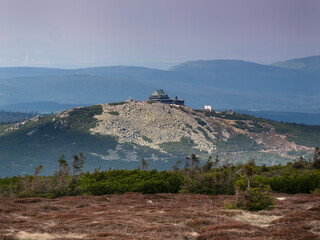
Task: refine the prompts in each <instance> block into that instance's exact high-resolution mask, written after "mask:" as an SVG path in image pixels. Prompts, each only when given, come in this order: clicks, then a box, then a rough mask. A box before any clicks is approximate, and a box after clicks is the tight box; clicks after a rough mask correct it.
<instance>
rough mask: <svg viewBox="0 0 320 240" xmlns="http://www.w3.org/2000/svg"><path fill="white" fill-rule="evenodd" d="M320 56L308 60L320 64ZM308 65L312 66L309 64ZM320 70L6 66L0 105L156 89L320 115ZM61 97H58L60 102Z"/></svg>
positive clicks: (0, 76)
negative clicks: (319, 59)
mask: <svg viewBox="0 0 320 240" xmlns="http://www.w3.org/2000/svg"><path fill="white" fill-rule="evenodd" d="M318 58H319V56H316V57H310V58H308V61H309V62H310V63H308V64H309V65H310V66H311V65H312V64H311V63H312V61H314V65H317V61H318V60H317V59H318ZM309 65H308V66H309ZM319 77H320V71H316V70H314V71H311V70H309V68H308V69H306V68H302V69H289V68H287V67H283V66H272V65H262V64H257V63H252V62H246V61H240V60H200V61H190V62H186V63H182V64H179V65H177V66H174V67H172V68H171V69H170V70H158V69H151V68H144V67H128V66H113V67H94V68H81V69H48V68H29V67H27V68H26V67H20V68H0V105H10V104H17V103H24V102H59V103H62V104H79V103H104V102H117V101H123V100H126V99H128V98H129V97H132V98H133V99H137V100H143V99H147V98H148V96H149V95H150V94H151V93H152V92H153V91H154V90H155V89H165V90H166V92H167V93H168V94H169V96H179V97H180V98H183V99H184V100H185V103H186V105H187V106H190V107H192V108H203V106H204V105H212V106H213V107H214V108H219V109H221V108H227V109H230V108H231V109H257V110H262V109H268V110H270V111H286V112H288V111H289V112H310V113H313V112H317V113H320V104H319V103H320V95H319V91H318V89H319V88H320V82H319ZM57 99H58V101H57Z"/></svg>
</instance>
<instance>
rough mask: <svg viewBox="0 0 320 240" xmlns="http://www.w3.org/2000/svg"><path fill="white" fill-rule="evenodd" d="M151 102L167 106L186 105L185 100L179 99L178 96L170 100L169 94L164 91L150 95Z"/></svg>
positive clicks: (157, 91) (160, 90) (159, 90)
mask: <svg viewBox="0 0 320 240" xmlns="http://www.w3.org/2000/svg"><path fill="white" fill-rule="evenodd" d="M149 100H151V101H156V102H161V103H166V104H175V105H184V100H182V99H178V96H176V97H175V98H174V99H171V98H169V96H168V94H166V93H165V92H164V91H163V89H158V90H156V91H154V92H153V93H152V94H151V95H150V97H149Z"/></svg>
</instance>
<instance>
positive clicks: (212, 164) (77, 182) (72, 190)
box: [0, 148, 320, 210]
mask: <svg viewBox="0 0 320 240" xmlns="http://www.w3.org/2000/svg"><path fill="white" fill-rule="evenodd" d="M84 161H85V157H84V156H83V154H82V153H80V154H79V155H77V154H76V155H73V162H72V163H71V166H69V164H68V162H67V161H66V160H65V158H64V156H63V155H62V156H61V157H60V159H59V160H58V164H59V165H58V169H57V170H56V171H55V173H54V174H53V176H40V173H41V170H42V169H43V166H42V165H40V166H39V167H38V168H36V170H35V173H34V175H26V176H24V177H22V176H15V177H11V178H9V177H7V178H2V179H0V194H1V196H6V197H11V196H16V197H34V196H37V197H46V198H56V197H60V196H75V195H83V194H89V195H105V194H114V193H116V194H122V193H125V192H140V193H145V194H146V193H197V194H208V195H219V194H229V195H232V194H236V201H235V202H233V203H230V204H229V205H228V207H229V208H242V209H247V210H261V209H265V208H268V207H270V206H272V205H273V199H272V198H271V197H270V190H274V191H277V192H282V193H290V194H294V193H312V192H317V191H319V190H320V150H319V148H316V150H315V154H314V159H313V162H307V161H305V160H304V159H303V158H301V159H300V160H299V161H296V162H293V163H290V164H288V165H286V166H272V167H266V166H256V164H255V162H254V160H251V161H249V162H248V163H247V164H244V165H237V166H234V165H232V164H228V163H225V164H223V165H221V164H220V161H219V158H218V156H217V157H216V158H215V160H211V158H209V159H208V161H207V162H206V163H205V164H204V165H201V164H200V161H199V159H198V158H197V156H196V155H194V154H192V155H191V156H190V157H187V159H186V163H185V166H184V167H183V169H180V165H181V163H180V162H177V163H176V164H175V165H174V166H173V168H172V170H171V171H157V170H147V168H148V163H147V162H146V161H145V160H144V159H142V162H141V166H140V167H139V168H138V169H135V170H111V169H110V170H108V171H101V170H100V169H96V170H95V171H94V172H93V173H90V172H86V173H84V172H83V170H82V169H83V165H84Z"/></svg>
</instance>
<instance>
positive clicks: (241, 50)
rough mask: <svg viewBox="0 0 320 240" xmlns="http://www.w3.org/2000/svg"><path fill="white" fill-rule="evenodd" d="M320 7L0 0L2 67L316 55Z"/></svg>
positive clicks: (310, 3) (244, 1)
mask: <svg viewBox="0 0 320 240" xmlns="http://www.w3.org/2000/svg"><path fill="white" fill-rule="evenodd" d="M319 25H320V1H319V0H52V1H49V0H20V1H18V0H0V67H4V66H24V65H25V66H43V67H63V68H77V67H87V66H88V67H89V66H102V65H138V66H149V67H158V68H167V67H169V66H171V65H174V64H176V63H179V62H183V61H187V60H196V59H242V60H248V61H255V62H259V63H272V62H274V61H278V60H286V59H289V58H296V57H305V56H310V55H319V54H320V27H319Z"/></svg>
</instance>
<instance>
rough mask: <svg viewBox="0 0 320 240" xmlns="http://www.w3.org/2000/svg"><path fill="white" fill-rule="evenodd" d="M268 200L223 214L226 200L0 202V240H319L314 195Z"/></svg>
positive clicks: (163, 197)
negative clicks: (259, 207) (260, 206)
mask: <svg viewBox="0 0 320 240" xmlns="http://www.w3.org/2000/svg"><path fill="white" fill-rule="evenodd" d="M273 197H274V198H275V207H274V209H272V210H263V211H259V212H247V211H243V210H227V209H226V208H225V206H224V205H225V202H229V201H232V200H233V199H234V198H235V196H231V195H219V196H208V195H198V194H140V193H126V194H120V195H119V194H111V195H103V196H76V197H70V196H69V197H67V196H66V197H60V198H56V199H44V198H36V197H33V198H0V239H6V240H26V239H33V240H75V239H92V240H102V239H190V240H191V239H198V240H204V239H226V240H227V239H234V238H238V239H252V240H253V239H255V240H258V239H259V240H269V239H270V240H271V239H279V240H280V239H281V240H286V239H288V240H289V239H301V240H302V239H309V240H313V239H314V240H316V239H320V227H319V226H320V195H319V194H295V195H288V194H283V193H281V194H280V193H274V194H273Z"/></svg>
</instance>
